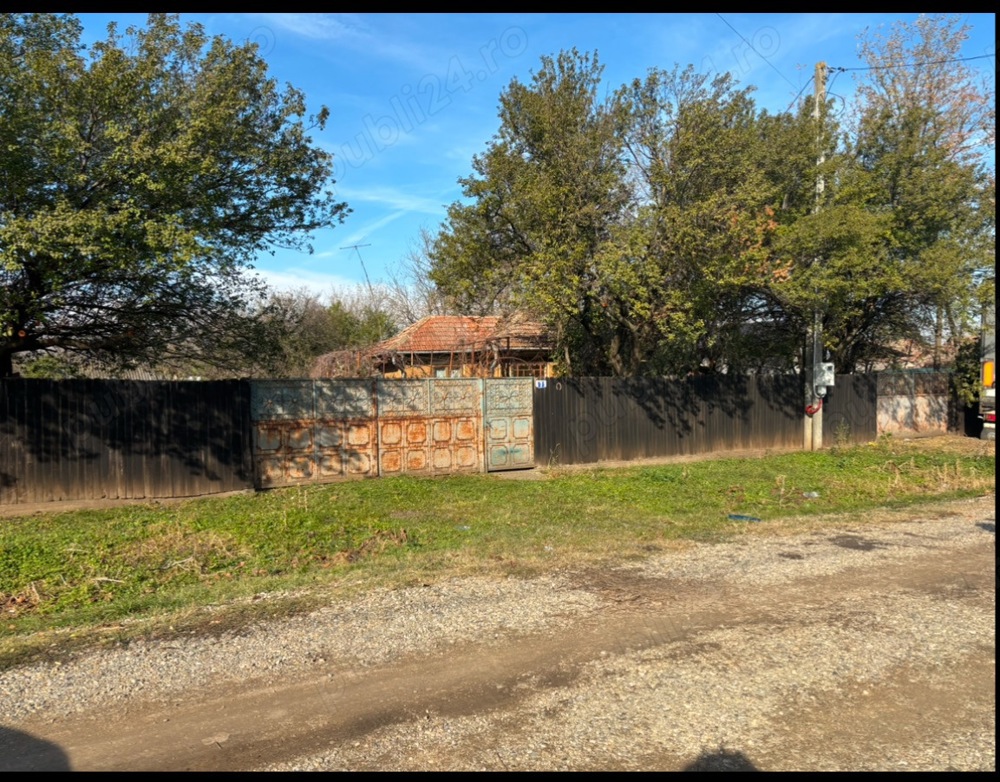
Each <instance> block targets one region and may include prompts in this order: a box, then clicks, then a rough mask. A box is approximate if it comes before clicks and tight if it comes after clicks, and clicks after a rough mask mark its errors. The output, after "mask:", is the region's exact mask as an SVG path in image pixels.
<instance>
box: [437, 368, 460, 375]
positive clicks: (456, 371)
mask: <svg viewBox="0 0 1000 782" xmlns="http://www.w3.org/2000/svg"><path fill="white" fill-rule="evenodd" d="M461 376H462V370H461V369H447V368H445V367H439V368H438V369H435V370H434V377H461Z"/></svg>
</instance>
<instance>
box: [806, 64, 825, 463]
mask: <svg viewBox="0 0 1000 782" xmlns="http://www.w3.org/2000/svg"><path fill="white" fill-rule="evenodd" d="M815 82H816V96H815V100H814V101H813V117H814V118H815V120H816V140H817V142H818V145H819V158H818V159H817V160H816V165H817V167H818V171H817V175H816V203H815V205H814V206H813V214H819V210H820V208H821V205H822V201H823V189H824V182H823V170H822V165H823V163H824V162H825V161H826V156H825V155H824V154H823V114H822V106H823V105H824V104H825V103H826V63H825V62H818V63H816V75H815ZM819 261H820V259H819V258H817V259H816V260H815V261H814V262H813V263H814V264H816V263H819ZM822 361H823V317H822V315H821V314H820V310H819V305H818V304H817V306H816V309H815V310H814V311H813V366H812V373H811V379H812V382H811V383H810V389H809V393H810V396H811V397H812V403H811V406H810V409H816V408H818V409H816V411H815V412H814V413H813V415H812V437H811V447H812V450H814V451H818V450H819V449H820V448H822V447H823V398H822V397H821V396H819V395H818V394H817V393H816V384H817V382H818V377H817V375H818V373H819V369H820V364H821V363H822Z"/></svg>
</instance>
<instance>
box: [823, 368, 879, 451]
mask: <svg viewBox="0 0 1000 782" xmlns="http://www.w3.org/2000/svg"><path fill="white" fill-rule="evenodd" d="M877 379H878V376H877V375H875V374H871V375H837V376H836V377H834V384H833V385H832V386H830V387H829V388H828V389H827V392H826V398H825V399H824V400H823V445H824V446H831V445H839V444H844V445H847V444H854V443H868V442H871V441H872V440H875V439H877V438H878V434H879V433H878V415H877V411H878V404H877V401H878V397H877V396H876V391H877V385H878V380H877Z"/></svg>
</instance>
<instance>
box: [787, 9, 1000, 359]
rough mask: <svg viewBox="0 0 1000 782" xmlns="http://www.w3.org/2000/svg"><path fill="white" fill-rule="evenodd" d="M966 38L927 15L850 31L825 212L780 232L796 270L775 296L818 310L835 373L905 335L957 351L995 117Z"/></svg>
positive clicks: (991, 225)
mask: <svg viewBox="0 0 1000 782" xmlns="http://www.w3.org/2000/svg"><path fill="white" fill-rule="evenodd" d="M965 38H966V28H965V27H964V26H963V25H962V24H961V23H960V21H959V20H958V19H956V18H954V17H950V18H949V17H932V16H921V17H919V18H918V20H917V21H916V22H915V23H913V24H906V23H898V24H896V25H894V26H893V27H892V28H890V29H889V30H888V32H886V33H883V32H881V31H878V30H874V31H872V30H866V31H865V32H864V33H863V34H862V35H861V36H860V51H861V54H862V57H863V58H864V60H865V61H866V62H867V63H868V66H869V69H868V70H866V71H863V72H862V77H861V82H860V83H859V85H858V91H857V99H856V105H855V107H854V109H855V110H854V112H853V113H852V115H851V116H850V117H849V120H850V121H849V122H848V124H847V125H846V127H845V129H844V135H843V137H842V143H841V145H840V146H839V150H838V151H839V154H837V155H835V156H834V157H833V158H832V159H831V160H832V166H830V165H828V166H827V168H826V170H825V172H824V177H825V179H826V182H827V189H826V191H825V198H824V201H823V203H822V207H821V209H820V211H819V212H818V213H817V214H815V215H810V216H804V217H803V218H802V219H801V220H799V221H797V222H796V223H795V225H794V226H791V227H789V228H788V230H787V231H785V232H784V233H783V236H782V241H781V243H780V245H781V251H782V252H784V253H785V254H787V256H788V258H789V260H790V261H791V263H792V265H793V273H792V275H791V276H790V279H789V280H788V281H787V284H785V285H782V286H776V291H778V293H779V295H781V296H782V298H783V300H784V302H785V303H786V305H787V306H788V309H789V313H790V314H791V315H792V317H797V318H798V319H800V320H803V321H804V320H807V318H808V313H809V312H810V311H812V310H814V309H818V310H819V311H820V312H821V313H822V317H823V333H824V341H825V347H826V349H827V350H828V351H829V352H830V354H831V358H832V360H833V361H834V363H835V364H836V366H837V368H838V371H847V372H850V371H855V370H856V369H865V368H868V367H870V366H872V365H873V364H874V363H875V362H881V361H892V360H893V358H894V357H895V355H896V353H895V350H894V343H896V342H898V341H899V340H901V339H904V338H905V339H915V340H920V341H923V342H925V343H928V344H932V345H934V347H935V348H936V349H940V347H941V343H942V339H943V336H944V334H945V333H947V334H948V339H950V340H951V341H952V343H953V346H956V347H957V345H958V344H960V343H961V341H962V339H963V338H964V337H965V336H966V335H967V334H968V333H969V331H970V328H972V327H973V324H974V320H975V316H976V313H977V311H978V306H977V301H978V296H977V290H978V289H979V287H980V286H981V284H982V281H983V280H984V279H985V278H986V277H988V276H989V275H990V273H991V272H990V270H991V269H992V268H993V264H994V253H995V244H994V229H995V218H996V207H995V197H994V194H995V174H994V172H993V170H992V166H991V165H990V164H989V163H988V161H987V159H986V157H985V153H986V152H987V151H988V150H990V149H991V148H992V147H993V145H994V139H995V112H994V108H993V107H994V89H993V87H992V86H991V84H990V83H989V82H988V81H987V82H983V83H979V79H978V78H977V77H976V75H975V73H974V72H973V71H972V70H971V69H970V68H969V67H968V66H967V65H966V64H965V63H964V62H961V45H962V42H963V41H964V40H965ZM824 108H825V109H828V108H829V107H824Z"/></svg>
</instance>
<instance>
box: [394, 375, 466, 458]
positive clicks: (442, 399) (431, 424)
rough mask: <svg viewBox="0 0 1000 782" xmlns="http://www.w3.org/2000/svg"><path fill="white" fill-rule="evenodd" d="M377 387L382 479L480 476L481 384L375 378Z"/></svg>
mask: <svg viewBox="0 0 1000 782" xmlns="http://www.w3.org/2000/svg"><path fill="white" fill-rule="evenodd" d="M377 388H378V464H379V473H380V474H381V475H399V474H402V473H407V474H417V475H435V474H441V473H462V472H482V470H483V438H482V434H481V432H482V417H483V413H482V410H483V384H482V380H479V379H477V378H467V379H466V378H455V379H427V380H379V381H378V385H377Z"/></svg>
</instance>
